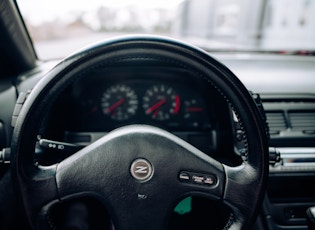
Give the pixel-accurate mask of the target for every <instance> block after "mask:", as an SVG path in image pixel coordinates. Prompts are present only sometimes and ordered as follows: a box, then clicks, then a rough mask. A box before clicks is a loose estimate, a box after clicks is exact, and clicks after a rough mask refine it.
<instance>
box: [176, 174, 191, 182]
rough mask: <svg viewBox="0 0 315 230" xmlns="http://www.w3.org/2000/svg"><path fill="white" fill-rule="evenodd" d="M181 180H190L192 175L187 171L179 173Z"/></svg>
mask: <svg viewBox="0 0 315 230" xmlns="http://www.w3.org/2000/svg"><path fill="white" fill-rule="evenodd" d="M179 180H180V181H182V182H189V181H190V176H189V174H188V173H186V172H181V173H180V174H179Z"/></svg>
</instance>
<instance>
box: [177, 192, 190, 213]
mask: <svg viewBox="0 0 315 230" xmlns="http://www.w3.org/2000/svg"><path fill="white" fill-rule="evenodd" d="M191 200H192V199H191V196H189V197H187V198H185V199H183V200H182V201H181V202H179V204H178V205H177V206H176V207H175V209H174V212H177V213H178V214H180V215H184V214H186V213H189V212H191Z"/></svg>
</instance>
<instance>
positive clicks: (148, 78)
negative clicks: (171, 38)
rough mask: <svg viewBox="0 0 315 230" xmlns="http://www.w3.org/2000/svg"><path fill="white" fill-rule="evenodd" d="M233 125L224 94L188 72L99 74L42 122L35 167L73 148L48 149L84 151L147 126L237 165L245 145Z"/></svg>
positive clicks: (68, 93) (84, 80)
mask: <svg viewBox="0 0 315 230" xmlns="http://www.w3.org/2000/svg"><path fill="white" fill-rule="evenodd" d="M209 89H210V90H209ZM235 119H236V118H235V116H233V112H232V109H231V108H230V106H229V105H228V103H227V102H226V101H225V100H224V99H223V98H222V96H221V95H220V93H219V92H218V91H217V90H216V89H215V88H213V86H212V85H211V84H210V83H208V84H207V83H206V82H205V81H204V80H202V79H199V80H197V78H196V77H193V73H191V72H189V71H185V70H183V69H177V68H170V67H165V68H155V67H146V68H143V67H142V68H138V67H130V68H123V69H121V68H110V69H97V70H94V71H92V72H88V73H86V74H83V76H82V77H80V78H78V79H77V80H76V81H75V82H74V83H73V84H71V86H70V87H68V88H67V89H66V90H65V92H64V93H63V95H61V96H60V99H59V101H58V102H57V103H56V105H55V107H54V108H52V109H51V112H50V113H49V117H47V119H44V124H43V126H42V127H45V128H43V129H41V131H40V133H39V134H38V136H39V145H38V146H37V150H36V153H37V161H38V162H39V163H40V164H42V165H50V164H52V163H56V162H59V161H60V160H62V159H64V158H66V157H67V156H69V154H72V153H73V151H72V150H71V148H70V151H68V148H63V147H62V148H61V149H58V148H51V147H49V146H57V145H58V144H56V141H57V142H60V143H64V144H63V145H66V143H68V144H70V145H75V146H80V147H83V146H86V145H89V144H91V143H92V142H94V141H96V140H98V139H99V138H101V137H103V136H104V135H106V134H107V133H108V132H110V131H112V130H114V129H117V128H119V127H123V126H127V125H134V124H145V125H152V126H156V127H159V128H163V129H165V130H167V131H169V132H171V133H173V134H175V135H176V136H178V137H180V138H181V139H183V140H185V141H187V142H188V143H190V144H192V145H193V146H195V147H196V148H198V149H199V150H201V151H203V152H204V153H206V154H208V155H210V156H212V157H214V158H216V159H220V160H223V161H225V162H226V163H227V164H239V163H240V160H241V158H240V156H241V155H242V154H241V152H242V151H243V148H244V144H243V139H242V133H237V132H238V131H237V130H236V127H235ZM231 129H235V135H233V134H231V132H230V131H229V130H231ZM219 137H221V138H219ZM222 137H223V138H222ZM43 140H44V141H43ZM220 140H224V143H223V142H222V141H221V142H220ZM80 147H78V148H80ZM75 149H76V148H75Z"/></svg>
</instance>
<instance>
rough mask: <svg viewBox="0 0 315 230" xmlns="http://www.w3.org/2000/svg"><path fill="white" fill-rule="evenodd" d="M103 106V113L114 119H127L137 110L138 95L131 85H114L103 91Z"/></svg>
mask: <svg viewBox="0 0 315 230" xmlns="http://www.w3.org/2000/svg"><path fill="white" fill-rule="evenodd" d="M101 107H102V111H103V113H104V114H105V115H108V116H109V117H110V118H112V119H113V120H117V121H123V120H127V119H129V118H130V117H132V116H133V115H135V114H136V112H137V109H138V97H137V94H136V93H135V91H134V90H133V89H132V88H131V87H129V86H127V85H120V84H119V85H114V86H111V87H110V88H108V89H107V90H106V91H105V92H104V93H103V95H102V98H101Z"/></svg>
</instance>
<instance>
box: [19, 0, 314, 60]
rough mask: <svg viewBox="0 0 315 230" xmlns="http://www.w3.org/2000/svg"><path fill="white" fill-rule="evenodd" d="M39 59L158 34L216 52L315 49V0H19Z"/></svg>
mask: <svg viewBox="0 0 315 230" xmlns="http://www.w3.org/2000/svg"><path fill="white" fill-rule="evenodd" d="M17 3H18V5H19V7H20V11H21V14H22V15H23V18H24V21H25V23H26V25H27V28H28V30H29V33H30V36H31V38H32V40H33V43H34V46H35V49H36V52H37V55H38V56H39V58H40V59H44V60H45V59H53V58H63V57H65V56H67V55H69V54H71V53H72V52H74V51H76V50H78V49H79V48H82V47H83V46H86V45H88V44H91V43H93V42H97V41H100V40H103V39H106V38H111V37H115V36H118V35H126V34H136V33H137V34H139V33H141V34H156V35H165V36H169V37H173V38H177V39H181V40H184V41H187V42H189V43H192V44H194V45H197V46H200V47H201V48H204V49H206V50H211V51H229V52H231V51H233V52H236V51H238V52H240V51H255V52H277V53H290V54H292V53H293V54H314V52H313V51H314V50H315V1H314V0H243V1H235V0H133V1H132V0H107V1H106V0H88V1H77V0H45V1H43V0H17Z"/></svg>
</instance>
